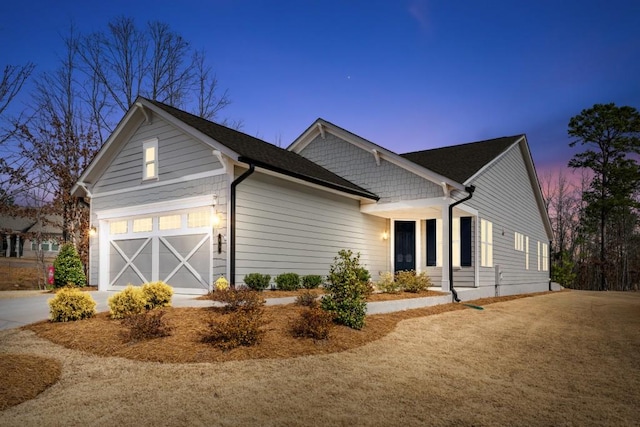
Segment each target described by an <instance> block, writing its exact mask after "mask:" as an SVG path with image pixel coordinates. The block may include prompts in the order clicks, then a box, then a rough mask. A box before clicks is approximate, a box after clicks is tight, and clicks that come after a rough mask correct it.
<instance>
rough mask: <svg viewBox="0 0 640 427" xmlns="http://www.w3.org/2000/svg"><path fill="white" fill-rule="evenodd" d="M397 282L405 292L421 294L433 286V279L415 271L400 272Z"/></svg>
mask: <svg viewBox="0 0 640 427" xmlns="http://www.w3.org/2000/svg"><path fill="white" fill-rule="evenodd" d="M396 281H397V282H398V283H399V284H400V287H401V288H402V290H403V291H405V292H413V293H419V292H424V291H426V290H427V288H428V287H429V286H431V279H430V278H429V276H427V273H425V272H424V271H423V272H421V273H419V274H416V272H415V271H413V270H411V271H398V272H397V273H396Z"/></svg>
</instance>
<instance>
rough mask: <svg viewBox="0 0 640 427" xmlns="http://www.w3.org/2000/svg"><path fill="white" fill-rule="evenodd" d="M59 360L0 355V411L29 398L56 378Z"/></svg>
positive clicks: (52, 382) (58, 373) (48, 385)
mask: <svg viewBox="0 0 640 427" xmlns="http://www.w3.org/2000/svg"><path fill="white" fill-rule="evenodd" d="M61 372H62V367H61V364H60V362H59V361H57V360H54V359H48V358H46V357H40V356H34V355H24V354H2V355H0V377H1V378H2V381H0V411H4V410H5V409H7V408H9V407H11V406H15V405H18V404H20V403H22V402H26V401H27V400H30V399H33V398H34V397H36V396H37V395H38V394H40V393H42V392H43V391H45V390H46V389H47V388H48V387H50V386H52V385H53V384H55V383H56V382H57V381H58V379H59V378H60V374H61Z"/></svg>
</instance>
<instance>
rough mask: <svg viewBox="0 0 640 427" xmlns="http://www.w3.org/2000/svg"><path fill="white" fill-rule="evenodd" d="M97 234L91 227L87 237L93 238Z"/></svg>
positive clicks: (93, 227) (94, 228)
mask: <svg viewBox="0 0 640 427" xmlns="http://www.w3.org/2000/svg"><path fill="white" fill-rule="evenodd" d="M97 232H98V230H97V229H96V227H95V225H92V226H91V228H89V236H90V237H93V236H95V235H96V233H97Z"/></svg>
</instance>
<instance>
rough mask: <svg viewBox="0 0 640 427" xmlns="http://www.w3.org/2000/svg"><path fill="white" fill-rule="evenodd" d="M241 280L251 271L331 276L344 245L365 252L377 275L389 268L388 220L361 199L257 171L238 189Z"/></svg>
mask: <svg viewBox="0 0 640 427" xmlns="http://www.w3.org/2000/svg"><path fill="white" fill-rule="evenodd" d="M236 220H237V222H236V224H237V246H236V282H237V283H241V282H242V281H243V279H244V276H245V275H246V274H248V273H262V274H270V275H271V277H272V278H273V277H275V276H276V275H278V274H281V273H285V272H296V273H298V274H300V275H306V274H320V275H323V276H326V275H327V274H328V272H329V267H330V265H331V264H332V262H333V258H334V257H335V256H336V255H337V254H338V251H339V250H341V249H351V250H353V251H354V252H360V253H361V262H362V264H363V265H364V266H365V267H366V268H367V269H369V271H370V272H371V275H372V277H373V278H374V279H375V278H376V277H377V275H378V273H379V272H380V271H388V270H389V252H388V241H385V240H383V239H382V232H383V231H384V230H387V229H388V222H387V220H385V219H383V218H378V217H374V216H371V215H366V214H362V213H360V209H359V202H358V201H357V200H353V199H349V198H346V197H341V196H338V195H334V194H331V193H328V192H325V191H322V190H316V189H310V188H308V187H304V186H302V185H299V184H295V183H292V182H289V181H285V180H283V179H279V178H275V177H273V176H268V175H264V174H261V173H258V172H256V173H254V174H253V175H252V176H250V177H249V178H248V179H247V180H245V181H244V182H242V183H241V184H240V185H239V186H238V187H237V219H236Z"/></svg>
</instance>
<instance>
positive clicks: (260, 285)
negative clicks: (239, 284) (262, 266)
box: [244, 273, 271, 291]
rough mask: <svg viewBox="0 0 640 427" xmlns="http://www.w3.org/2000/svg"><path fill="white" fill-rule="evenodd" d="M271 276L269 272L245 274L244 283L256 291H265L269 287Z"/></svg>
mask: <svg viewBox="0 0 640 427" xmlns="http://www.w3.org/2000/svg"><path fill="white" fill-rule="evenodd" d="M270 280H271V276H269V275H268V274H260V273H249V274H247V275H246V276H244V284H245V285H247V286H248V287H250V288H251V289H253V290H254V291H263V290H265V289H267V288H268V287H269V281H270Z"/></svg>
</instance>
